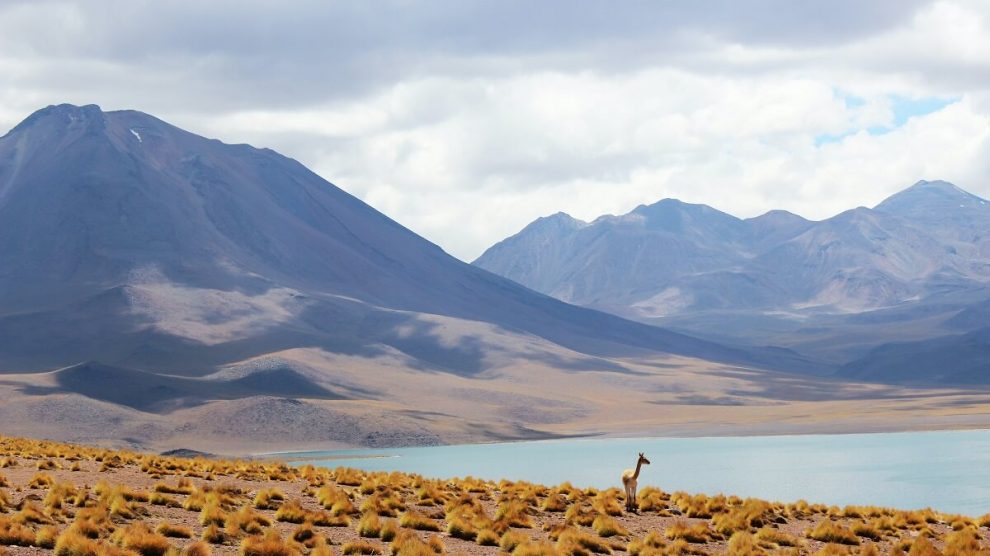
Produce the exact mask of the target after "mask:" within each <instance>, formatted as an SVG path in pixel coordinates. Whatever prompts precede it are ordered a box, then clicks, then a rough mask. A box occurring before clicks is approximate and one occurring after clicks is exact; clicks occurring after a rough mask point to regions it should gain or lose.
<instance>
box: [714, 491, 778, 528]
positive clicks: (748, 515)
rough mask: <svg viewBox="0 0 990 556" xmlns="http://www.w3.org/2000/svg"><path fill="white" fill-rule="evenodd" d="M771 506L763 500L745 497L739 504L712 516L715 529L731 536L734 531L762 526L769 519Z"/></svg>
mask: <svg viewBox="0 0 990 556" xmlns="http://www.w3.org/2000/svg"><path fill="white" fill-rule="evenodd" d="M772 510H773V508H772V506H771V505H770V504H769V503H768V502H764V501H763V500H755V499H752V498H750V499H747V500H745V501H744V502H742V503H741V504H739V505H734V506H731V507H729V508H728V509H727V510H726V511H724V512H722V513H718V514H715V515H714V516H713V517H712V525H713V526H714V528H715V531H716V532H718V533H719V534H721V535H724V536H726V537H731V536H732V534H733V533H735V532H736V531H749V530H750V529H752V528H753V527H762V526H763V525H764V524H766V523H768V522H769V521H770V516H771V514H772Z"/></svg>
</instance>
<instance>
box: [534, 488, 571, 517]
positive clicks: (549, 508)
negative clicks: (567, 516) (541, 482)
mask: <svg viewBox="0 0 990 556" xmlns="http://www.w3.org/2000/svg"><path fill="white" fill-rule="evenodd" d="M540 509H541V510H543V511H544V512H563V511H566V510H567V498H565V497H564V495H563V494H560V493H559V492H553V493H551V494H550V495H549V496H547V497H546V499H545V500H543V503H542V504H540Z"/></svg>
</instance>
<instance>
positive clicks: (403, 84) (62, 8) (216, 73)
mask: <svg viewBox="0 0 990 556" xmlns="http://www.w3.org/2000/svg"><path fill="white" fill-rule="evenodd" d="M110 3H111V4H113V5H114V6H117V7H119V8H120V10H119V13H116V12H115V15H114V16H113V17H112V18H110V19H109V20H104V19H100V18H97V17H95V15H94V12H93V11H92V10H90V11H87V10H82V9H81V8H80V6H81V4H72V3H55V4H53V3H45V2H42V3H34V4H31V5H29V6H28V5H20V6H15V8H16V9H13V10H14V11H10V10H7V11H4V12H2V13H0V36H6V37H7V39H6V40H5V39H0V100H2V103H0V126H4V127H10V126H12V125H13V124H15V123H16V121H17V120H19V119H21V118H23V117H24V116H26V114H27V113H29V112H30V111H31V110H33V109H35V108H37V107H39V105H42V104H47V103H53V102H63V101H69V102H77V103H84V102H98V103H100V104H102V105H103V106H104V107H105V108H137V109H143V110H145V111H149V112H152V113H155V114H156V115H158V116H160V117H162V118H164V119H167V120H169V121H171V122H173V123H175V124H177V125H180V126H182V127H185V128H187V129H190V130H192V131H195V132H199V133H203V134H206V135H210V136H216V137H219V138H221V139H224V140H226V141H229V142H250V143H252V144H255V145H258V146H269V147H272V148H275V149H276V150H279V151H281V152H283V153H284V154H287V155H289V156H293V157H295V158H297V159H299V160H301V161H302V162H303V163H305V164H307V165H308V166H310V167H311V168H313V169H314V170H316V171H317V172H318V173H320V174H322V175H323V176H324V177H326V178H328V179H330V180H331V181H333V182H334V183H336V184H338V185H340V186H341V187H343V188H344V189H346V190H348V191H350V192H352V193H354V194H356V195H357V196H359V197H361V198H362V199H364V200H366V201H368V202H369V203H371V204H372V205H373V206H375V207H376V208H378V209H380V210H382V211H383V212H385V213H386V214H388V215H389V216H391V217H393V218H394V219H396V220H398V221H399V222H400V223H402V224H404V225H406V226H408V227H410V228H412V229H413V230H414V231H416V232H418V233H420V234H422V235H424V236H426V237H427V238H429V239H431V240H433V241H435V242H437V243H439V244H440V245H441V246H443V247H444V248H446V249H447V250H448V251H450V252H452V253H453V254H455V255H457V256H459V257H461V258H464V259H467V260H470V259H473V258H474V257H475V256H477V255H478V254H480V252H481V251H482V250H483V249H484V248H485V247H487V246H488V245H490V244H492V243H494V242H496V241H498V240H500V239H502V238H503V237H505V236H506V235H509V234H511V233H514V232H515V231H517V230H518V229H520V228H522V227H523V226H524V225H526V224H527V223H528V222H529V221H531V220H533V219H535V218H536V217H538V216H542V215H546V214H550V213H553V212H557V211H559V210H563V211H566V212H569V213H571V214H572V215H574V216H576V217H579V218H583V219H591V218H594V217H596V216H598V215H600V214H602V213H621V212H626V211H628V210H630V209H632V208H633V207H635V206H636V205H637V204H640V203H652V202H655V201H657V200H659V199H660V198H662V197H668V196H669V197H678V198H681V199H682V200H685V201H689V202H702V203H707V204H711V205H713V206H715V207H716V208H719V209H722V210H725V211H727V212H730V213H733V214H736V215H739V216H754V215H757V214H759V213H762V212H764V211H766V210H770V209H773V208H785V209H788V210H792V211H794V212H798V213H799V214H802V215H804V216H807V217H810V218H823V217H827V216H830V215H832V214H834V213H836V212H839V211H841V210H844V209H847V208H851V207H854V206H857V205H870V204H873V203H876V202H877V201H879V200H880V199H881V198H883V197H884V196H885V195H888V194H890V193H892V192H894V191H896V190H897V189H900V188H903V187H905V186H907V185H909V184H911V183H913V182H914V181H917V180H918V179H936V178H941V179H949V180H952V181H956V182H957V183H958V184H959V185H960V186H962V187H964V188H966V189H969V190H971V191H973V192H975V193H977V194H982V195H984V196H990V180H988V171H990V167H988V164H990V163H988V162H987V161H990V156H988V155H990V140H988V130H990V28H988V27H990V24H988V9H987V7H986V5H985V4H980V3H976V2H964V1H958V2H936V3H931V4H925V5H920V4H919V5H910V6H909V5H908V4H907V3H905V2H875V3H870V4H869V5H868V6H864V5H863V4H862V3H860V2H851V1H850V2H836V3H833V4H831V5H830V9H829V10H827V11H826V12H821V10H818V9H814V8H813V7H811V6H810V5H805V4H804V3H791V2H767V1H760V0H753V1H752V2H750V3H744V2H730V3H727V4H726V5H725V6H723V8H724V9H723V10H721V11H719V10H713V9H699V8H696V7H695V8H686V7H683V6H681V7H671V6H666V5H661V4H663V3H643V4H635V3H631V4H627V5H626V8H625V9H624V10H622V13H617V14H613V13H611V12H610V13H603V12H601V11H600V10H597V9H596V8H595V7H594V5H593V4H588V5H581V7H580V9H574V10H570V11H567V12H568V13H566V14H563V13H561V11H560V10H556V11H554V10H552V9H549V8H548V9H546V10H544V9H542V8H541V9H536V10H532V9H530V10H529V11H527V8H526V6H525V5H517V4H512V3H498V4H497V5H488V6H480V5H473V6H475V7H474V8H473V9H476V10H478V9H480V10H485V11H486V13H485V14H478V13H473V12H472V8H470V7H469V6H472V5H468V4H464V3H459V2H454V3H450V4H443V5H433V6H430V8H431V9H432V11H431V10H430V9H427V7H425V6H418V7H416V6H412V8H410V7H409V6H408V5H406V4H403V3H401V2H400V3H397V4H396V5H395V6H393V8H394V9H395V10H397V11H399V12H402V14H404V15H402V14H396V17H395V18H392V19H390V20H389V21H391V23H390V22H389V21H384V19H383V18H381V17H380V14H378V13H369V12H367V11H366V10H359V9H354V8H353V6H351V7H350V8H348V7H346V6H344V7H340V6H336V5H333V6H332V7H331V8H325V7H324V6H325V5H324V4H323V3H319V2H317V3H313V4H310V5H308V6H304V8H297V9H295V10H283V11H276V12H273V11H272V10H271V9H270V6H268V5H267V4H266V3H264V2H260V3H241V4H236V5H233V4H231V5H227V6H225V7H224V6H221V7H216V8H212V7H208V6H207V7H201V6H199V5H194V4H181V3H175V4H172V3H166V4H161V5H150V4H149V5H141V6H143V7H138V8H135V7H133V6H134V5H133V4H132V3H128V2H123V3H114V2H110ZM177 4H178V5H179V7H175V6H176V5H177ZM685 5H687V4H685ZM558 7H559V6H558ZM916 7H917V9H915V8H916ZM221 8H222V9H221ZM565 11H566V10H565ZM489 12H490V13H489ZM49 13H51V14H52V17H54V18H55V19H54V21H59V22H62V23H60V25H62V24H64V30H63V31H62V32H59V33H55V32H53V31H52V30H51V29H50V28H46V29H48V30H47V31H44V32H39V34H38V35H37V38H35V35H33V34H32V33H33V32H35V31H38V26H39V25H40V23H39V22H43V21H45V20H44V18H43V17H42V16H44V15H46V14H49ZM400 15H401V16H400ZM481 15H485V16H486V17H485V18H482V17H481ZM225 17H226V18H227V19H228V20H229V21H231V22H233V24H232V25H229V26H223V24H222V23H221V22H222V21H225V20H224V18H225ZM486 18H487V19H486ZM488 20H493V21H499V22H501V23H500V24H499V25H493V24H491V23H484V22H485V21H488ZM395 21H404V25H397V24H395ZM189 22H192V23H189ZM358 30H360V32H359V31H358ZM211 31H215V32H214V33H210V32H211ZM283 39H284V40H283ZM125 84H126V85H125ZM895 97H899V98H910V99H926V98H933V97H938V98H947V99H959V100H958V101H956V102H954V103H952V104H950V105H948V106H946V107H945V108H942V109H941V110H938V111H936V112H933V113H930V114H926V115H921V116H917V117H914V118H912V119H910V120H909V121H908V122H907V123H906V124H904V125H902V126H900V127H897V128H896V129H893V130H891V131H889V132H887V133H883V134H876V133H873V134H871V133H870V132H869V131H868V130H871V129H874V128H878V127H891V126H893V125H894V122H895V117H894V106H893V101H892V99H893V98H895ZM850 99H855V102H851V101H850ZM822 137H829V138H831V139H830V140H828V141H822V140H821V138H822Z"/></svg>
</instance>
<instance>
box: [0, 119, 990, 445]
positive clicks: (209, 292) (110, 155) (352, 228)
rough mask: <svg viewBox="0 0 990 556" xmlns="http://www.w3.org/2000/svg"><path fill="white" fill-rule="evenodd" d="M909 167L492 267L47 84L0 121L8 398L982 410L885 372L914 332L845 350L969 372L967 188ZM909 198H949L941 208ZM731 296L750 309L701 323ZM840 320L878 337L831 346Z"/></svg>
mask: <svg viewBox="0 0 990 556" xmlns="http://www.w3.org/2000/svg"><path fill="white" fill-rule="evenodd" d="M905 195H907V196H906V197H901V198H899V199H898V198H894V199H891V200H889V201H888V202H887V203H885V206H881V207H877V208H876V209H875V210H866V209H859V210H856V211H851V212H850V213H847V214H844V215H840V216H839V217H836V218H835V219H833V220H832V221H830V222H827V223H812V222H808V221H806V220H804V219H801V218H799V217H796V216H794V215H790V214H786V213H781V212H776V213H771V214H769V215H766V216H764V217H761V218H758V219H753V220H749V221H743V220H739V219H736V218H733V217H731V216H729V215H726V214H723V213H720V212H718V211H716V210H714V209H711V208H709V207H704V206H698V205H686V204H683V203H678V202H674V201H664V202H661V203H659V204H657V205H654V206H651V207H640V208H639V209H637V210H636V211H633V213H630V214H629V215H626V216H622V217H605V218H603V219H600V221H596V222H595V223H591V224H586V223H583V222H579V221H576V220H574V219H572V218H569V217H566V216H564V215H558V216H555V217H552V218H549V219H543V220H541V221H539V222H537V223H535V224H534V225H533V226H531V227H529V228H527V230H526V231H525V232H524V233H522V234H520V235H519V236H517V237H516V238H513V239H510V240H507V241H506V242H505V243H504V244H503V245H502V246H500V247H499V248H496V249H494V250H493V251H492V252H490V253H489V254H488V255H486V257H490V258H491V259H492V260H495V259H496V258H499V260H503V261H506V263H505V264H507V265H508V266H507V268H516V269H518V270H519V272H517V273H516V274H518V275H513V272H509V271H505V270H504V269H500V268H495V267H494V266H493V267H492V270H497V271H498V272H499V273H503V274H507V275H509V277H508V278H507V277H504V276H500V275H498V274H497V273H495V272H491V271H489V270H486V269H485V268H482V266H491V265H482V264H481V263H482V262H484V261H481V262H479V264H478V265H470V264H467V263H464V262H462V261H459V260H457V259H456V258H454V257H451V256H449V255H448V254H446V253H445V252H444V251H443V250H442V249H440V248H439V247H438V246H436V245H434V244H432V243H430V242H429V241H427V240H425V239H424V238H422V237H420V236H418V235H416V234H415V233H414V232H412V231H410V230H408V229H406V228H405V227H403V226H402V225H400V224H399V223H397V222H395V221H393V220H392V219H390V218H388V217H387V216H385V215H383V214H382V213H380V212H378V211H376V210H375V209H374V208H372V207H371V206H369V205H367V204H365V203H364V202H362V201H360V200H359V199H357V198H355V197H353V196H352V195H350V194H348V193H346V192H345V191H344V190H342V189H340V188H338V187H336V186H335V185H333V184H331V183H330V182H328V181H326V180H325V179H323V178H322V177H320V176H318V175H316V174H314V173H313V172H311V171H310V170H308V169H307V168H305V167H304V166H303V165H302V164H300V163H299V162H297V161H295V160H292V159H290V158H287V157H285V156H282V155H280V154H278V153H276V152H274V151H272V150H269V149H259V148H255V147H252V146H249V145H237V144H226V143H223V142H220V141H218V140H214V139H207V138H204V137H201V136H198V135H195V134H192V133H189V132H187V131H184V130H182V129H179V128H177V127H175V126H173V125H170V124H168V123H166V122H163V121H161V120H159V119H157V118H155V117H153V116H150V115H148V114H144V113H141V112H136V111H106V112H105V111H103V110H102V109H100V108H99V107H98V106H95V105H88V106H73V105H58V106H50V107H47V108H44V109H42V110H39V111H38V112H36V113H34V114H32V115H31V116H30V117H28V118H27V119H25V120H24V121H23V122H22V123H20V124H19V125H17V126H16V127H15V128H13V129H12V130H11V131H10V132H8V133H7V134H6V135H4V136H3V137H0V397H2V398H3V400H4V402H3V403H2V404H0V425H2V429H3V430H2V432H3V433H4V434H24V435H31V436H44V437H49V438H55V439H59V440H69V441H78V442H98V443H103V444H115V445H125V446H129V447H139V448H142V449H163V450H165V449H175V448H188V449H195V450H201V451H207V452H214V453H237V454H243V453H246V452H253V451H271V450H287V449H318V448H332V447H343V446H394V445H422V444H436V443H451V442H475V441H481V440H485V441H491V440H505V439H531V438H548V437H557V436H566V435H593V434H618V433H622V434H716V433H717V434H727V433H745V434H750V433H754V432H801V431H823V432H824V431H835V430H849V427H855V429H856V430H863V429H864V427H866V428H872V429H874V430H890V429H898V428H903V427H908V426H922V425H923V426H937V425H938V424H939V423H949V424H951V425H952V426H960V423H963V424H966V423H970V424H972V425H977V424H982V423H984V422H985V420H986V418H985V415H987V414H988V412H987V411H985V410H984V409H985V408H986V407H990V392H988V393H987V394H986V396H985V398H984V397H981V396H982V394H978V393H975V392H974V391H973V390H972V389H969V390H954V389H945V388H940V389H931V388H929V387H928V386H918V387H916V386H907V387H905V386H900V385H897V384H895V383H898V382H905V380H904V378H905V377H904V376H903V367H902V364H901V361H902V360H903V357H904V356H905V354H908V357H909V358H911V356H910V353H911V351H910V350H912V349H913V350H917V349H920V348H919V346H924V345H925V344H920V343H917V342H915V343H911V344H907V345H906V346H901V345H899V344H896V343H890V342H887V343H882V342H880V343H876V344H875V345H873V346H872V348H871V349H872V351H870V350H862V349H861V347H862V345H863V343H864V341H865V340H864V338H869V337H870V334H873V335H874V336H877V337H880V336H882V337H884V338H887V337H888V336H889V335H890V332H889V331H888V330H891V329H897V330H902V331H908V332H910V333H911V334H914V336H911V335H910V334H902V336H900V337H899V338H898V339H901V340H904V339H909V340H917V339H924V340H925V341H931V342H934V343H933V344H932V345H931V348H930V350H928V351H925V353H926V354H930V353H939V350H943V351H944V350H952V349H956V345H955V344H954V343H953V342H955V341H956V340H959V341H962V342H964V343H966V346H967V349H968V350H969V351H968V352H967V353H971V354H972V357H970V358H969V359H967V361H968V363H967V364H968V365H970V366H969V367H968V368H967V369H962V370H959V372H956V371H954V370H952V369H949V370H945V369H943V371H942V374H941V375H937V376H936V375H934V374H933V375H930V376H928V377H927V378H929V379H930V380H929V381H928V382H936V383H949V382H959V381H960V380H963V381H965V380H969V381H970V382H974V381H976V382H979V381H980V380H981V378H980V377H981V376H982V374H981V372H980V367H979V365H980V363H979V361H980V360H979V357H978V356H979V354H981V353H982V349H983V348H982V346H983V344H982V343H981V342H982V338H984V337H986V335H985V334H984V333H983V332H981V331H980V327H981V326H982V323H983V322H986V321H985V319H984V315H985V314H987V313H988V312H990V309H988V307H990V305H987V304H980V303H979V301H986V300H987V299H990V296H983V294H982V290H980V289H979V288H976V287H975V286H973V285H974V284H980V283H981V282H980V281H981V280H982V279H983V276H984V275H985V273H986V272H987V270H986V268H985V265H981V261H983V260H984V259H985V257H986V251H987V250H986V246H985V245H984V244H982V243H981V240H978V239H974V238H976V237H983V236H982V235H981V234H983V228H982V227H981V226H983V223H984V222H985V220H984V219H983V218H982V216H981V215H982V213H980V212H975V211H980V210H983V209H982V206H983V205H982V200H980V199H976V198H971V197H963V194H962V193H961V192H959V191H957V190H955V189H954V188H952V187H951V186H948V185H947V184H923V185H919V186H917V187H916V188H914V189H913V190H911V191H909V192H907V193H906V194H905ZM915 196H921V197H923V198H925V199H929V200H926V201H925V203H928V204H933V203H935V202H936V201H938V202H944V204H946V206H949V205H952V204H957V205H963V206H960V207H959V211H960V212H965V216H962V215H956V217H954V218H951V220H952V224H953V226H955V227H954V228H952V229H951V230H949V229H948V228H940V230H941V233H940V234H933V233H928V232H926V231H925V229H926V226H929V227H930V226H936V224H930V225H929V224H924V223H923V222H922V221H923V220H925V219H932V218H936V217H937V216H938V215H937V214H935V211H929V210H926V209H925V208H924V207H922V208H921V209H919V208H918V207H917V202H916V201H913V200H912V198H913V197H915ZM932 199H934V200H932ZM960 199H965V200H964V201H960ZM964 209H965V210H964ZM912 211H915V212H912ZM936 227H937V226H936ZM566 238H572V239H566ZM596 238H597V239H596ZM658 238H660V240H658ZM829 238H831V239H829ZM878 238H880V239H878ZM881 239H882V241H881ZM877 242H880V243H879V244H878V243H877ZM511 245H517V246H525V245H529V246H530V248H531V249H530V251H531V254H530V255H529V257H530V258H529V259H528V260H529V262H527V259H526V258H525V257H524V258H517V259H516V261H515V262H512V259H513V258H514V257H515V256H514V255H511V253H510V252H509V251H510V250H508V249H506V248H507V247H508V246H511ZM523 251H525V250H519V253H522V252H523ZM499 252H501V255H499V256H498V257H496V256H495V255H497V254H498V253H499ZM936 253H937V254H938V255H937V256H935V254H936ZM581 261H583V262H581ZM823 261H825V262H827V263H828V264H824V263H823ZM785 263H786V264H787V265H790V266H788V267H787V268H789V269H791V270H789V271H788V272H791V273H792V274H790V275H789V276H784V275H782V274H779V273H776V274H775V272H772V271H762V272H756V271H755V270H753V269H772V268H774V265H782V264H785ZM647 271H649V272H647ZM649 273H655V275H652V276H650V275H648V274H649ZM510 278H511V279H510ZM564 278H566V280H563V281H562V279H564ZM558 283H559V284H562V285H560V286H559V287H558V286H555V285H554V284H558ZM974 288H975V289H974ZM610 291H612V292H615V294H614V295H613V294H612V293H609V292H610ZM541 292H542V293H541ZM548 294H550V295H548ZM981 296H983V297H981ZM914 297H917V298H918V299H923V300H924V303H923V304H922V305H923V306H924V307H925V308H926V310H927V311H928V313H927V317H925V316H924V314H922V313H919V312H918V311H917V310H916V309H915V306H916V305H918V304H917V303H915V302H913V301H911V299H913V298H914ZM558 298H560V299H558ZM779 299H786V300H788V301H787V302H786V304H784V305H785V306H786V307H788V309H787V311H788V312H787V314H788V315H792V314H797V315H799V316H800V317H801V318H806V320H805V321H804V322H806V323H807V322H812V321H811V320H807V315H814V319H815V320H814V323H815V327H813V328H807V327H806V328H804V329H802V328H801V327H797V328H788V326H792V324H793V323H792V320H788V319H783V320H780V319H778V318H777V317H776V316H774V315H775V313H774V311H778V310H779V307H780V306H782V305H780V304H777V303H776V301H775V300H779ZM988 303H990V301H988ZM582 305H583V306H582ZM874 307H876V308H875V309H874ZM959 307H964V308H965V310H961V309H959ZM905 308H909V309H910V310H907V309H905ZM603 309H604V310H603ZM867 309H869V310H867ZM899 311H900V312H899ZM905 311H906V313H905V314H906V315H907V316H905V314H902V313H903V312H905ZM614 313H618V314H614ZM950 313H951V314H950ZM727 314H732V315H735V316H734V317H733V318H738V319H742V320H739V321H733V320H731V319H729V320H726V321H725V322H743V320H745V319H750V320H751V321H752V323H751V324H754V325H755V326H749V325H747V326H748V328H746V327H736V330H742V329H743V328H746V329H748V330H750V332H749V333H747V334H743V333H738V334H737V333H733V328H732V327H731V326H718V327H715V326H710V325H709V326H697V324H698V323H699V322H702V321H703V320H704V319H705V318H716V319H720V321H719V322H722V320H724V318H725V315H727ZM672 315H673V316H676V318H674V317H672ZM629 317H633V318H629ZM950 317H951V318H950ZM788 318H790V317H788ZM692 319H695V320H692ZM775 319H776V320H775ZM828 319H833V320H832V321H829V320H828ZM836 319H838V320H836ZM855 319H859V321H856V320H855ZM926 319H927V320H926ZM935 321H938V323H939V324H938V325H939V326H941V327H945V328H946V329H951V334H952V335H948V336H945V337H939V336H937V335H931V334H929V329H930V328H931V323H933V322H935ZM878 322H879V323H883V325H882V326H878V325H877V323H878ZM658 323H661V324H662V326H658V325H657V324H658ZM781 323H784V324H781ZM712 330H718V333H716V334H713V333H712V332H711V331H712ZM774 330H775V332H774V333H773V334H769V333H768V331H774ZM877 330H884V332H883V333H879V332H876V331H877ZM868 331H869V332H868ZM840 332H841V333H840ZM981 334H982V335H981ZM761 335H762V336H761ZM802 335H803V336H802ZM842 335H845V336H844V337H845V338H846V340H845V341H844V343H845V345H846V348H847V349H849V350H853V351H855V350H856V349H860V350H861V352H862V354H864V356H865V355H869V356H870V357H872V358H873V362H868V364H865V365H859V366H857V362H859V363H862V362H863V360H862V358H860V359H856V358H844V359H843V358H839V357H834V356H833V354H832V353H831V352H830V351H829V350H831V349H835V346H838V345H842V344H843V340H842V337H843V336H842ZM795 337H803V338H804V341H793V339H794V338H795ZM763 340H767V341H763ZM815 342H819V343H820V344H821V346H827V348H826V347H819V348H818V349H816V348H815V345H814V344H815ZM909 348H910V349H909ZM924 349H926V350H927V349H928V348H924ZM913 360H915V361H919V362H920V361H925V357H918V356H914V357H913ZM974 369H975V370H974ZM967 373H968V374H967ZM917 376H918V375H917V374H913V375H911V376H910V377H908V378H912V379H913V378H917ZM966 377H969V378H968V379H967V378H966ZM974 377H975V378H974ZM908 382H910V380H908ZM884 383H889V384H884ZM974 396H975V397H974ZM959 404H963V407H965V408H969V409H966V410H964V411H963V413H964V415H963V416H962V417H960V415H959V414H958V413H954V414H953V415H952V416H951V417H946V416H945V414H944V410H943V408H944V407H946V406H952V407H956V406H957V405H959ZM881 406H882V407H884V408H886V409H885V411H878V410H877V409H876V408H877V407H881ZM823 408H824V409H823ZM908 411H910V412H911V414H912V415H914V421H910V422H909V421H907V420H905V419H903V417H902V416H903V415H904V414H905V412H908ZM819 413H820V414H821V415H822V417H821V418H820V419H819V418H809V415H818V414H819ZM912 423H913V424H912Z"/></svg>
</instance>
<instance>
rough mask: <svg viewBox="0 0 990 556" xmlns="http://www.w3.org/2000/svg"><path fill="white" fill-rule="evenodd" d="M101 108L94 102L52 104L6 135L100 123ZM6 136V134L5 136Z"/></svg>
mask: <svg viewBox="0 0 990 556" xmlns="http://www.w3.org/2000/svg"><path fill="white" fill-rule="evenodd" d="M103 121H104V113H103V110H101V109H100V107H99V106H97V105H95V104H87V105H85V106H76V105H74V104H53V105H51V106H47V107H45V108H42V109H40V110H38V111H36V112H35V113H33V114H31V115H30V116H28V117H27V118H25V119H24V121H22V122H21V123H19V124H18V125H17V126H15V127H14V128H13V129H12V130H10V133H8V134H7V135H14V134H17V133H20V132H24V131H26V130H29V129H36V128H39V127H45V128H48V129H50V130H52V131H55V130H57V129H59V128H67V127H86V126H91V125H93V124H97V125H102V124H103ZM5 137H6V136H5Z"/></svg>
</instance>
